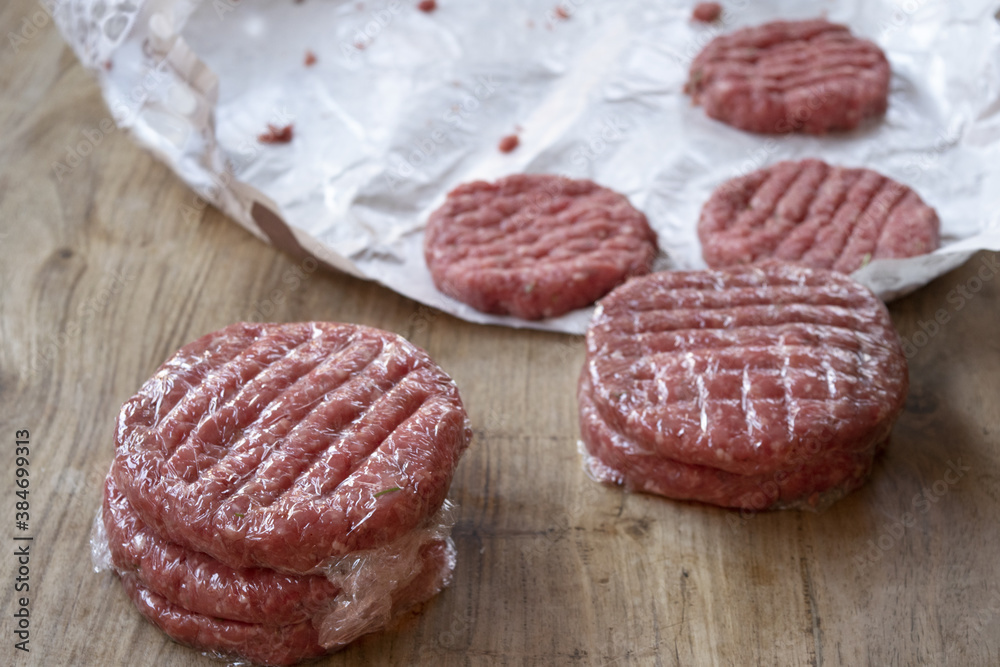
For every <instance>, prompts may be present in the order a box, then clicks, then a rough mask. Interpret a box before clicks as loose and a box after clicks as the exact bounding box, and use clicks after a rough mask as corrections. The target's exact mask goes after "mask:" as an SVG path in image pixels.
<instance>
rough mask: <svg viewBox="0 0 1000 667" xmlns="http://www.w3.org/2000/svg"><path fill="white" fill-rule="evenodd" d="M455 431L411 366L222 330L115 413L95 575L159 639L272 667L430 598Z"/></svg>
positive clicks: (289, 332)
mask: <svg viewBox="0 0 1000 667" xmlns="http://www.w3.org/2000/svg"><path fill="white" fill-rule="evenodd" d="M470 437H471V430H470V428H469V424H468V418H467V416H466V413H465V410H464V408H463V406H462V402H461V399H460V397H459V394H458V390H457V388H456V387H455V384H454V382H453V381H452V380H451V378H449V377H448V376H447V375H446V374H445V373H444V372H443V371H442V370H441V369H440V368H439V367H438V366H436V365H435V364H434V363H433V362H432V361H431V360H430V359H429V358H428V357H427V355H426V353H424V352H423V351H422V350H420V349H418V348H416V347H415V346H413V345H412V344H410V343H409V342H407V341H405V340H404V339H402V338H400V337H399V336H396V335H394V334H391V333H387V332H384V331H379V330H377V329H370V328H367V327H361V326H355V325H349V324H331V323H297V324H237V325H232V326H230V327H226V328H225V329H222V330H220V331H217V332H215V333H212V334H209V335H207V336H204V337H203V338H201V339H199V340H197V341H195V342H193V343H191V344H189V345H187V346H185V347H183V348H182V349H181V350H179V351H178V352H177V353H176V354H175V355H174V356H173V357H172V358H171V359H169V360H168V361H167V362H166V363H165V364H164V365H163V366H162V367H161V368H160V369H159V370H158V371H157V373H156V375H154V376H153V377H152V378H151V379H150V380H149V381H148V382H146V384H145V385H144V386H143V387H142V389H141V390H140V391H139V393H138V394H136V395H135V396H134V397H132V398H131V399H129V400H128V401H127V402H126V403H125V405H124V407H123V408H122V411H121V414H120V416H119V420H118V427H117V431H116V454H115V460H114V463H113V464H112V466H111V471H110V473H109V475H108V477H107V480H106V484H105V496H104V506H103V512H102V517H101V518H102V525H103V528H104V531H105V536H106V539H107V547H108V552H109V555H110V560H111V563H112V566H113V567H114V569H115V570H116V571H117V572H118V574H119V575H120V577H121V580H122V583H123V585H124V587H125V590H126V592H127V593H128V595H129V596H130V597H131V598H132V600H133V602H134V603H135V604H136V607H137V608H138V609H139V611H140V612H142V614H143V615H144V616H146V618H148V619H149V620H150V621H152V622H153V623H154V624H156V625H157V626H159V627H160V628H161V629H163V630H164V631H165V632H166V633H167V634H168V635H170V636H171V637H173V638H174V639H176V640H178V641H180V642H183V643H186V644H189V645H191V646H194V647H197V648H200V649H203V650H207V651H211V652H213V653H217V654H221V655H225V656H227V657H228V656H233V655H236V656H239V657H242V658H245V659H248V660H251V661H253V662H256V663H263V664H269V665H287V664H293V663H295V662H298V661H300V660H303V659H306V658H310V657H315V656H318V655H322V654H324V653H328V652H330V651H332V650H336V649H337V648H340V647H342V646H344V645H345V644H347V643H349V642H351V641H353V640H354V639H355V638H357V637H359V636H360V635H362V634H365V633H368V632H372V631H375V630H378V629H381V628H383V627H385V625H386V624H387V623H388V622H389V621H390V620H391V619H392V618H393V617H394V616H395V615H396V614H398V613H400V612H401V611H404V610H406V609H408V608H410V607H412V606H413V605H415V604H417V603H420V602H423V601H425V600H427V599H429V598H430V597H432V596H433V595H435V594H436V593H437V592H438V591H440V590H441V588H442V587H443V586H445V585H446V584H447V583H448V581H449V579H450V575H451V572H452V570H453V569H454V563H455V550H454V545H453V544H452V542H451V539H450V537H449V533H450V530H451V525H450V522H449V520H448V512H447V508H446V507H444V505H445V496H446V494H447V492H448V487H449V485H450V483H451V478H452V474H453V472H454V469H455V466H456V464H457V462H458V459H459V457H460V456H461V454H462V452H463V451H464V450H465V448H466V447H467V446H468V443H469V439H470Z"/></svg>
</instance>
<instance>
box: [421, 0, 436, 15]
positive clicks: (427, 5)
mask: <svg viewBox="0 0 1000 667" xmlns="http://www.w3.org/2000/svg"><path fill="white" fill-rule="evenodd" d="M437 8H438V3H437V2H435V1H434V0H421V1H420V2H418V3H417V9H419V10H420V11H422V12H427V13H428V14H430V13H431V12H433V11H434V10H435V9H437Z"/></svg>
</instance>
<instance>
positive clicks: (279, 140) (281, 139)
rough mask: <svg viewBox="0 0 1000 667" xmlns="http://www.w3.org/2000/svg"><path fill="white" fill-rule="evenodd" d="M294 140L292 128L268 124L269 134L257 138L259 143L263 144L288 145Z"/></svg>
mask: <svg viewBox="0 0 1000 667" xmlns="http://www.w3.org/2000/svg"><path fill="white" fill-rule="evenodd" d="M291 140H292V126H291V125H286V126H284V127H275V126H274V125H272V124H271V123H268V124H267V132H265V133H264V134H261V135H260V136H258V137H257V141H259V142H260V143H262V144H287V143H288V142H290V141H291Z"/></svg>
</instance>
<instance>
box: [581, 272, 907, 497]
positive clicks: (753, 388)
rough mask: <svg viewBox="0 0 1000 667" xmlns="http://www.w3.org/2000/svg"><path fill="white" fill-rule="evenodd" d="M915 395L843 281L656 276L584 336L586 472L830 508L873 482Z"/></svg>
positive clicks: (886, 326)
mask: <svg viewBox="0 0 1000 667" xmlns="http://www.w3.org/2000/svg"><path fill="white" fill-rule="evenodd" d="M907 387H908V373H907V367H906V360H905V357H904V356H903V352H902V348H901V343H900V339H899V336H898V334H897V333H896V331H895V329H894V328H893V326H892V321H891V320H890V319H889V314H888V311H887V310H886V308H885V305H884V304H883V303H882V302H881V301H880V300H879V299H878V298H877V297H876V296H875V295H874V294H872V293H871V292H870V291H869V290H868V289H866V288H865V287H863V286H861V285H859V284H858V283H855V282H854V281H852V280H851V279H850V278H848V277H847V276H845V275H843V274H839V273H835V272H831V271H826V270H822V269H811V268H808V267H805V266H801V265H795V264H789V263H785V262H776V261H771V262H764V263H761V264H757V265H752V266H746V267H733V268H730V269H727V270H715V271H693V272H668V273H657V274H652V275H650V276H646V277H643V278H636V279H633V280H632V281H630V282H628V283H626V284H625V285H623V286H621V287H619V288H617V289H616V290H615V291H613V292H612V293H611V294H609V295H608V296H607V297H605V298H604V299H603V300H602V301H601V302H600V304H599V305H598V308H597V312H596V314H595V316H594V320H593V322H592V323H591V327H590V330H589V331H588V333H587V358H586V362H585V364H584V368H583V370H582V372H581V375H580V382H579V387H578V400H579V410H580V431H581V434H582V438H583V445H584V450H585V452H586V455H585V464H586V468H587V471H588V473H589V474H590V475H591V476H592V477H594V478H596V479H597V480H599V481H603V482H607V483H612V484H624V485H625V486H626V487H628V488H632V489H635V490H638V491H645V492H649V493H655V494H660V495H664V496H667V497H670V498H677V499H686V500H698V501H701V502H706V503H710V504H714V505H720V506H723V507H733V508H740V509H750V510H762V509H776V508H782V507H812V508H820V507H822V506H825V505H828V504H829V503H831V502H833V501H834V500H836V499H837V498H838V497H840V496H842V495H844V494H846V493H848V492H850V491H851V490H853V489H855V488H857V487H858V486H860V485H861V484H862V483H864V481H865V479H867V477H868V474H869V472H870V471H871V466H872V461H873V459H874V457H875V455H876V454H877V453H878V452H879V451H880V450H881V448H882V447H884V446H885V443H886V442H887V440H888V438H889V435H890V433H891V430H892V426H893V424H894V423H895V421H896V419H897V417H898V416H899V414H900V413H901V412H902V409H903V404H904V401H905V398H906V392H907Z"/></svg>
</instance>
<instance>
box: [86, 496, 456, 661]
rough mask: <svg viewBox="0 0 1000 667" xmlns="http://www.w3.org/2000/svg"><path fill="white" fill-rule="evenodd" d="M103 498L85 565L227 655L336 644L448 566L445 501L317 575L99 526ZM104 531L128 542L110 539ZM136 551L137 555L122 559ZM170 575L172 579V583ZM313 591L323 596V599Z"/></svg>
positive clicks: (308, 652) (145, 608) (449, 518)
mask: <svg viewBox="0 0 1000 667" xmlns="http://www.w3.org/2000/svg"><path fill="white" fill-rule="evenodd" d="M107 498H108V496H107V495H106V497H105V506H104V508H103V511H102V512H98V516H97V519H96V520H95V522H94V529H93V532H92V535H91V554H92V558H93V562H94V566H95V569H96V570H97V571H106V570H112V571H114V572H116V573H117V574H118V575H119V577H120V578H121V579H122V583H123V584H124V585H125V587H126V592H128V594H129V597H131V598H132V600H133V602H134V603H135V604H136V606H137V608H138V609H139V611H140V612H142V614H143V615H144V616H146V617H147V618H148V619H149V620H150V621H152V622H153V623H154V624H155V625H157V626H158V627H160V628H161V629H162V630H163V631H164V632H166V633H167V634H168V635H170V636H171V637H172V638H174V639H176V640H177V641H179V642H181V643H184V644H187V645H190V646H193V647H195V648H199V649H202V650H205V651H208V652H209V653H210V654H211V655H214V656H215V657H219V658H222V659H225V660H228V661H232V660H234V659H237V660H238V659H239V658H245V659H248V660H250V661H251V662H253V663H261V664H269V665H270V664H276V665H277V664H293V663H295V662H298V661H300V660H303V659H306V658H309V657H313V656H316V655H322V654H324V653H329V652H332V651H336V650H338V649H340V648H342V647H344V646H346V645H347V644H349V643H351V642H352V641H354V640H355V639H357V638H358V637H360V636H362V635H364V634H368V633H371V632H377V631H379V630H381V629H383V628H386V627H388V626H389V625H390V624H391V623H392V621H393V620H394V619H395V618H396V617H398V616H399V615H400V614H402V613H403V612H405V611H406V610H408V609H410V608H411V607H413V606H414V605H416V604H419V603H421V602H424V601H426V600H428V599H430V598H432V597H433V596H434V595H436V594H437V593H439V592H440V591H441V590H442V589H443V588H444V587H445V586H447V585H448V584H449V583H450V581H451V575H452V572H453V571H454V569H455V562H456V551H455V545H454V542H453V541H452V539H451V536H450V533H451V529H452V526H453V525H454V511H453V507H452V506H451V504H450V503H447V502H446V503H445V505H443V506H442V508H441V509H440V510H439V511H438V512H437V514H435V515H434V516H433V517H431V518H430V519H429V520H427V521H426V522H425V524H424V525H423V526H421V527H419V528H418V529H415V530H413V531H411V532H409V533H407V534H406V535H403V536H402V537H400V538H399V539H397V540H395V541H394V542H392V543H390V544H386V545H384V546H382V547H379V548H378V549H372V550H367V551H364V552H356V553H352V554H349V555H348V556H345V557H343V558H341V559H340V560H339V561H338V562H337V563H334V564H332V565H330V566H328V567H327V568H326V569H325V572H324V574H323V575H284V574H280V573H277V572H274V571H271V570H266V569H263V568H244V569H232V568H227V567H226V566H224V565H222V564H221V563H218V562H216V561H214V560H213V559H212V558H211V557H210V556H207V555H205V554H200V553H197V552H192V551H190V550H187V549H184V548H183V547H178V546H177V545H172V544H170V543H168V542H166V541H165V540H163V539H162V538H159V537H158V536H156V535H155V534H150V533H149V531H138V532H136V531H133V530H131V529H126V531H120V530H116V529H115V527H114V525H109V526H108V529H106V528H105V525H106V524H113V522H115V521H118V520H121V512H120V511H118V510H116V509H115V508H113V507H112V508H111V509H109V505H108V502H107ZM119 498H120V496H119ZM109 535H111V536H112V537H113V538H114V537H118V538H121V537H124V536H126V535H128V536H129V537H131V540H130V541H129V542H128V543H111V542H109V539H108V537H109ZM136 551H139V552H142V553H143V554H144V555H145V556H144V557H141V558H135V559H130V556H134V554H135V553H136ZM315 580H319V582H317V581H315ZM178 581H183V582H184V583H183V585H182V587H181V588H179V589H178V588H173V587H172V585H173V584H174V583H176V582H178ZM323 582H325V583H326V584H327V586H322V583H323ZM317 589H320V590H323V589H325V590H329V591H332V595H330V596H329V597H328V598H325V599H324V598H323V597H322V596H321V595H318V594H317ZM187 601H194V603H195V604H194V605H193V606H188V605H187V604H185V603H186V602H187ZM265 611H266V612H267V614H265V613H264V612H265ZM268 614H270V615H268ZM234 616H235V617H236V618H234ZM248 619H255V620H248ZM262 642H263V645H262Z"/></svg>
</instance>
